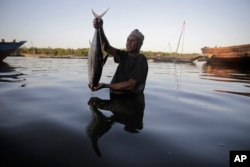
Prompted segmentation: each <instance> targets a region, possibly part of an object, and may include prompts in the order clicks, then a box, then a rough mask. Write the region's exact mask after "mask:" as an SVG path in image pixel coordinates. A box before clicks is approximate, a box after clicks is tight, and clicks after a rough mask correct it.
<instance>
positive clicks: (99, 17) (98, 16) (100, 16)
mask: <svg viewBox="0 0 250 167" xmlns="http://www.w3.org/2000/svg"><path fill="white" fill-rule="evenodd" d="M108 10H109V8H108V9H107V10H105V11H104V12H103V13H102V14H100V15H98V14H96V13H95V11H94V10H93V9H92V13H93V15H94V16H95V17H96V18H98V19H101V18H102V17H103V16H104V15H105V14H106V13H107V12H108Z"/></svg>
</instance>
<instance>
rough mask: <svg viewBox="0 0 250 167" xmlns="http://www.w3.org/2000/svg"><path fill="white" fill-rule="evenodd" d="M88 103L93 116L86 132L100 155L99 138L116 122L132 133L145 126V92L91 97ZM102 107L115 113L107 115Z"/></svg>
mask: <svg viewBox="0 0 250 167" xmlns="http://www.w3.org/2000/svg"><path fill="white" fill-rule="evenodd" d="M88 104H89V107H90V110H91V112H92V114H93V117H92V120H91V121H90V123H89V124H88V126H87V127H86V132H87V135H88V136H89V138H90V140H91V141H92V146H93V149H94V150H95V152H96V154H97V155H98V156H101V152H100V150H99V147H98V140H99V139H100V138H101V137H102V136H103V135H104V134H105V133H107V132H108V131H109V130H110V129H111V127H112V125H113V124H114V123H116V122H117V123H121V124H123V125H124V130H125V131H127V132H130V133H139V130H142V128H143V113H144V108H145V100H144V94H140V95H137V96H125V97H124V96H122V97H121V96H117V95H116V96H114V95H112V94H111V95H110V100H103V99H100V98H98V97H91V98H90V99H89V102H88ZM100 109H101V110H108V111H110V112H112V114H113V115H111V116H105V115H104V114H103V113H102V112H101V111H100Z"/></svg>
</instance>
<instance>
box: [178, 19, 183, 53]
mask: <svg viewBox="0 0 250 167" xmlns="http://www.w3.org/2000/svg"><path fill="white" fill-rule="evenodd" d="M184 28H185V20H184V22H183V26H182V30H181V34H180V37H179V40H178V44H177V48H176V53H177V52H178V49H179V45H180V41H181V37H182V34H183V32H184Z"/></svg>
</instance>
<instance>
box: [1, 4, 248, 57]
mask: <svg viewBox="0 0 250 167" xmlns="http://www.w3.org/2000/svg"><path fill="white" fill-rule="evenodd" d="M107 8H110V9H109V11H108V12H107V13H106V15H105V16H103V21H104V25H103V27H104V31H105V34H106V36H107V38H108V40H109V42H110V44H111V45H112V46H113V47H116V48H125V46H126V40H127V36H128V35H129V34H130V32H131V31H132V30H134V29H139V30H140V31H141V32H142V33H143V34H144V36H145V39H144V44H143V46H142V48H141V50H143V51H157V52H174V51H176V50H177V45H178V40H179V37H180V34H181V30H182V28H183V27H184V28H183V35H182V36H181V43H180V48H179V50H177V52H180V53H201V48H202V47H205V46H207V47H214V46H217V47H219V46H230V45H240V44H250V10H249V9H250V0H42V1H41V0H0V23H1V25H0V38H1V39H5V41H12V40H13V39H16V41H21V40H26V41H27V42H26V44H25V45H24V46H25V47H32V46H34V47H51V48H74V49H76V48H89V41H91V40H92V37H93V35H94V31H95V29H94V28H93V24H92V23H93V19H94V16H93V14H92V12H91V10H92V9H93V10H94V11H95V12H96V13H98V14H100V13H102V12H104V11H105V10H106V9H107ZM184 21H185V26H183V22H184Z"/></svg>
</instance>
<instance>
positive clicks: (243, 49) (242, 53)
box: [201, 44, 250, 64]
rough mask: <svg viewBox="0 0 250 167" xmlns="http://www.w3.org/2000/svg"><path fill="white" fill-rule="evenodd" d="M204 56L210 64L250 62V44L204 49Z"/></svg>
mask: <svg viewBox="0 0 250 167" xmlns="http://www.w3.org/2000/svg"><path fill="white" fill-rule="evenodd" d="M201 51H202V54H203V55H204V57H205V60H206V61H207V62H208V63H243V64H247V63H249V62H250V44H246V45H236V46H227V47H214V48H209V47H204V48H201Z"/></svg>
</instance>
